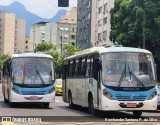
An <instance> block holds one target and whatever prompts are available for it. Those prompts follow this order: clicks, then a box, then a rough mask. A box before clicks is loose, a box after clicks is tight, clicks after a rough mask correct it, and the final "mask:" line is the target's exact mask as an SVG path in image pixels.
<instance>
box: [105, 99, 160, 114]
mask: <svg viewBox="0 0 160 125" xmlns="http://www.w3.org/2000/svg"><path fill="white" fill-rule="evenodd" d="M156 109H157V96H156V97H154V98H153V99H152V100H145V101H117V100H109V99H107V98H103V101H102V110H104V111H109V110H111V111H127V110H128V111H129V110H146V111H147V110H150V111H151V110H156Z"/></svg>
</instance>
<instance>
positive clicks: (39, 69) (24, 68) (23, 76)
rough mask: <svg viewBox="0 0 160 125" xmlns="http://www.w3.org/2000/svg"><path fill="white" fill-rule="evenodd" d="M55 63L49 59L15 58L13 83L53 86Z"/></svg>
mask: <svg viewBox="0 0 160 125" xmlns="http://www.w3.org/2000/svg"><path fill="white" fill-rule="evenodd" d="M53 76H54V72H53V61H52V59H49V58H39V57H36V58H33V57H32V58H29V57H27V58H14V59H13V60H12V81H13V83H19V84H52V77H53Z"/></svg>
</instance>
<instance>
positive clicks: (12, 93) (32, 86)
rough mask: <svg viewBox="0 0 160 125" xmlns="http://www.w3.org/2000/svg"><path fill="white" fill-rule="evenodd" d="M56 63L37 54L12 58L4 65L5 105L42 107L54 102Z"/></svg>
mask: <svg viewBox="0 0 160 125" xmlns="http://www.w3.org/2000/svg"><path fill="white" fill-rule="evenodd" d="M54 82H55V61H54V60H53V58H52V57H51V56H49V55H45V54H37V53H23V54H13V55H12V56H10V57H9V58H7V59H6V60H5V62H4V64H3V79H2V92H3V96H4V101H5V102H9V103H10V104H15V103H18V102H24V103H27V102H28V103H42V104H43V106H44V107H48V106H49V103H51V102H54V101H55V87H54Z"/></svg>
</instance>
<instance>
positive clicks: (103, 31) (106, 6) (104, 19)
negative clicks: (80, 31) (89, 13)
mask: <svg viewBox="0 0 160 125" xmlns="http://www.w3.org/2000/svg"><path fill="white" fill-rule="evenodd" d="M113 7H114V0H97V3H96V26H95V27H96V28H95V29H96V30H95V34H96V36H95V43H94V46H106V45H110V44H113V43H112V41H111V40H110V39H109V35H110V31H111V24H110V19H111V15H110V10H111V8H113Z"/></svg>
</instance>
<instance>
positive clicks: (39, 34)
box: [28, 7, 77, 52]
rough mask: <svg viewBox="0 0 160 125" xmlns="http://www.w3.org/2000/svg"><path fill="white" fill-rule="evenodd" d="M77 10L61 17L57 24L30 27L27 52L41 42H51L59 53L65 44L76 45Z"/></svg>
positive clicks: (40, 24) (74, 9) (73, 9)
mask: <svg viewBox="0 0 160 125" xmlns="http://www.w3.org/2000/svg"><path fill="white" fill-rule="evenodd" d="M76 22H77V9H76V7H73V8H72V9H71V11H68V12H66V14H64V15H62V16H61V18H60V21H59V22H50V23H42V22H41V23H38V24H33V25H31V26H30V40H29V41H30V42H29V46H28V47H29V48H28V50H29V51H33V50H34V49H33V48H35V46H36V45H38V44H39V43H41V42H44V41H46V42H52V43H53V45H55V46H56V48H57V50H58V51H59V52H60V51H61V47H62V46H64V45H66V44H71V45H76V30H77V23H76Z"/></svg>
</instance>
